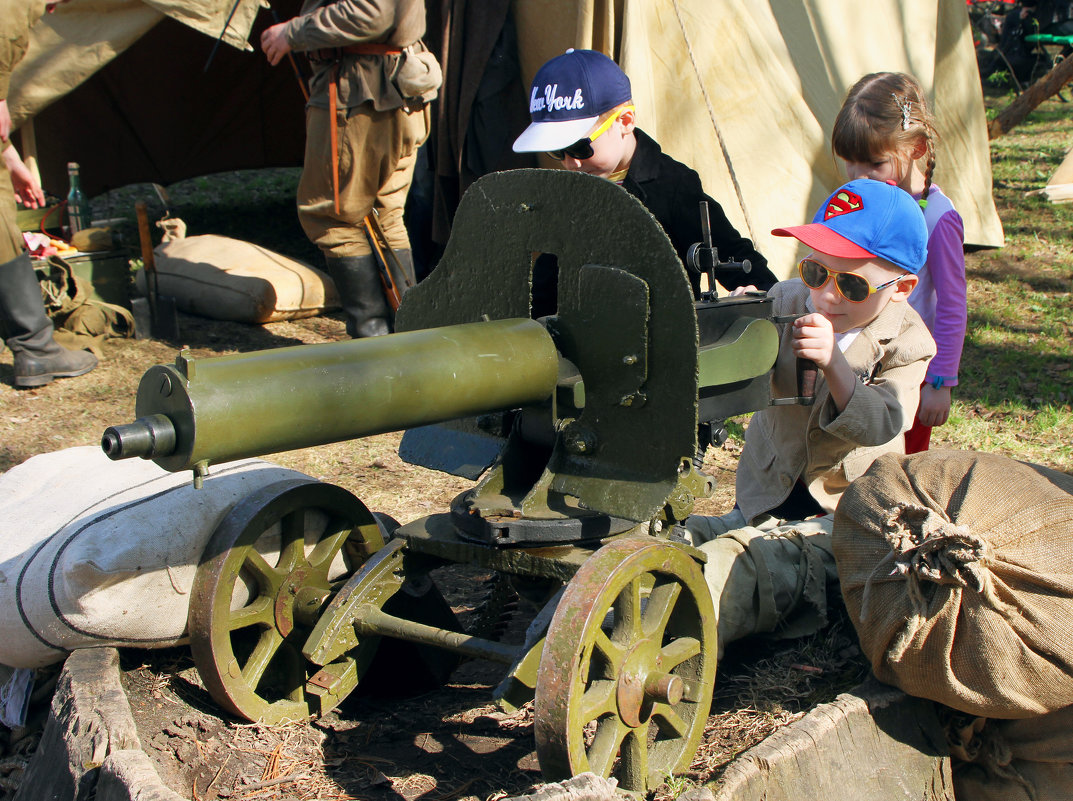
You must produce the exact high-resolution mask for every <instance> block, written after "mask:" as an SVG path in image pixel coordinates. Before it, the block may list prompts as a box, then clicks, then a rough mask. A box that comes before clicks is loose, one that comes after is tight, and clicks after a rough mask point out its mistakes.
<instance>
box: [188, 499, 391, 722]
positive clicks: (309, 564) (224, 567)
mask: <svg viewBox="0 0 1073 801" xmlns="http://www.w3.org/2000/svg"><path fill="white" fill-rule="evenodd" d="M383 544H384V539H383V535H382V533H381V529H380V527H379V526H378V525H377V521H376V519H375V518H374V517H373V515H372V514H371V513H370V512H369V510H368V509H366V508H365V505H364V504H363V503H362V502H361V501H359V500H358V499H357V498H355V497H354V496H353V495H352V494H350V493H349V492H347V491H346V490H344V489H342V488H341V487H336V486H333V485H331V484H322V483H318V482H312V481H306V480H301V479H297V480H290V481H282V482H278V483H276V484H271V485H269V486H266V487H263V488H261V489H260V490H258V491H257V492H254V493H252V494H251V495H250V496H248V497H247V498H245V499H243V500H242V501H240V502H239V503H238V504H237V505H235V507H233V508H232V509H231V511H230V512H229V513H228V514H227V516H226V517H225V518H224V519H223V521H222V522H221V523H220V525H219V526H218V527H217V529H216V531H215V532H214V533H213V535H212V538H211V539H210V540H209V544H208V546H207V547H206V549H205V553H204V555H203V556H202V559H201V563H200V564H199V565H198V569H197V574H196V576H195V578H194V586H193V592H192V597H191V602H190V613H189V619H188V628H189V632H190V647H191V650H192V651H193V654H194V662H195V664H196V665H197V669H198V672H199V673H200V674H201V679H202V681H203V682H204V683H205V686H206V687H207V688H208V690H209V692H210V694H211V695H212V697H213V698H214V699H215V700H216V702H217V703H218V704H220V706H222V707H223V708H225V709H227V710H228V711H230V712H232V713H234V714H235V715H238V716H240V717H243V718H246V719H248V720H254V721H262V722H265V723H279V722H282V721H285V720H301V719H304V718H308V717H310V716H311V715H312V714H315V713H316V712H317V711H319V701H318V699H317V698H316V697H314V696H313V695H312V694H311V693H309V692H307V685H308V682H309V680H310V679H311V677H312V676H313V675H314V674H315V673H316V672H317V671H318V670H319V666H317V665H312V664H310V663H309V662H308V661H307V660H306V659H305V658H304V657H303V656H302V646H303V644H304V642H305V640H306V638H307V636H308V635H309V632H310V631H311V630H312V628H313V626H314V625H315V624H316V621H317V618H318V616H319V614H320V612H321V610H322V609H323V608H324V606H325V605H326V604H327V603H328V601H329V600H330V599H331V596H332V595H333V593H334V592H335V591H336V590H337V589H338V588H339V587H340V586H341V585H342V584H343V583H344V582H345V581H346V579H347V577H348V576H349V575H350V574H351V573H352V572H353V571H354V570H355V569H357V568H358V567H360V566H361V564H362V563H364V562H365V561H366V560H367V559H368V558H369V556H371V555H372V554H373V553H375V552H376V551H377V550H379V549H380V548H381V547H382V546H383ZM344 658H351V657H344Z"/></svg>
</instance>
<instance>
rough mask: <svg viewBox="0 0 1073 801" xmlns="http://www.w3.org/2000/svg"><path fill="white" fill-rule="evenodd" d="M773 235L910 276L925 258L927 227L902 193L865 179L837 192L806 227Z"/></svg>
mask: <svg viewBox="0 0 1073 801" xmlns="http://www.w3.org/2000/svg"><path fill="white" fill-rule="evenodd" d="M771 233H773V234H774V235H775V236H792V237H794V238H795V239H797V240H798V241H799V242H803V243H805V244H806V245H807V246H808V247H810V248H812V249H813V250H815V251H817V252H819V253H828V254H830V255H832V256H842V257H844V258H848V259H868V258H873V257H876V256H878V257H879V258H881V259H886V260H887V261H889V262H891V263H892V264H894V265H896V266H897V267H901V268H902V269H903V270H905V271H907V272H910V273H913V274H914V275H916V274H917V273H919V272H920V268H921V267H923V266H924V262H925V261H926V260H927V258H928V226H927V223H925V222H924V214H923V213H922V212H921V210H920V206H918V205H917V202H916V201H915V200H913V198H912V196H911V195H910V194H909V193H908V192H906V191H905V190H904V189H899V188H898V187H897V186H893V185H891V184H887V183H884V182H883V181H873V180H871V179H869V178H858V179H857V180H856V181H850V182H849V183H848V184H844V185H842V186H840V187H839V188H838V189H836V190H835V191H834V192H833V193H832V194H831V196H830V197H828V198H827V200H825V201H824V203H823V205H822V206H820V208H819V210H818V211H817V212H816V215H815V217H813V219H812V222H811V223H809V224H808V225H796V226H792V227H789V228H776V229H775V230H773V231H772V232H771Z"/></svg>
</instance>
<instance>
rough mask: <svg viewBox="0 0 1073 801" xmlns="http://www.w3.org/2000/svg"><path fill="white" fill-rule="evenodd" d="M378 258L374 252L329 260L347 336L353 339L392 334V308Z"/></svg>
mask: <svg viewBox="0 0 1073 801" xmlns="http://www.w3.org/2000/svg"><path fill="white" fill-rule="evenodd" d="M375 259H376V257H375V256H373V255H372V254H371V253H370V254H368V255H366V256H345V257H341V258H340V257H329V258H327V259H325V261H326V263H327V266H328V275H330V276H331V277H332V281H334V282H335V288H336V289H337V290H338V291H339V302H340V304H341V305H342V307H343V313H344V314H345V315H346V332H347V335H348V336H350V337H351V338H353V339H357V338H359V337H378V336H381V335H383V334H390V333H391V326H390V324H389V323H388V319H389V318H390V316H391V309H390V308H388V305H387V300H386V299H385V298H384V285H383V284H382V283H381V282H380V271H379V269H378V268H377V266H376V260H375Z"/></svg>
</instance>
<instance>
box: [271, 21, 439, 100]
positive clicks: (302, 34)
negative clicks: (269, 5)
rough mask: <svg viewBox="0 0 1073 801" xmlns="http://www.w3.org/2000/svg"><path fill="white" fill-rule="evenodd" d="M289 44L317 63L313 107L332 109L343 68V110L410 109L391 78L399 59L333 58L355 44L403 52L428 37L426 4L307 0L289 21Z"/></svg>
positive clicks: (312, 84) (311, 96) (311, 89)
mask: <svg viewBox="0 0 1073 801" xmlns="http://www.w3.org/2000/svg"><path fill="white" fill-rule="evenodd" d="M286 33H287V41H288V42H289V43H290V45H291V48H292V49H293V50H296V51H303V52H306V53H307V54H308V55H309V57H310V63H311V64H312V65H313V78H312V80H311V81H310V86H309V105H311V106H316V107H318V108H328V86H329V84H330V82H331V80H332V72H333V71H334V69H335V66H336V64H338V66H339V74H338V86H339V88H338V92H339V95H338V97H339V99H338V103H339V108H346V109H351V108H355V107H357V106H360V105H361V104H362V103H366V102H369V103H372V104H373V107H374V108H375V109H376V110H377V111H385V110H390V109H396V108H402V107H403V106H405V105H406V102H405V101H404V99H403V97H402V95H401V94H400V93H399V91H398V89H397V88H396V86H395V84H394V83H393V82H392V80H391V76H392V74H393V73H394V71H395V69H396V68H397V66H398V62H399V58H400V57H399V56H397V55H388V56H382V55H356V54H346V53H340V54H337V55H332V54H331V53H330V51H332V50H334V49H336V48H342V47H347V46H349V45H357V44H385V45H388V46H391V47H396V48H399V49H401V48H404V47H408V46H410V45H413V44H415V43H417V46H418V49H419V50H424V45H422V44H420V43H419V42H420V39H421V37H422V36H424V35H425V5H424V2H423V1H422V0H305V3H303V4H302V10H301V13H300V14H299V15H298V16H297V17H295V18H294V19H292V20H290V21H288V22H287V28H286Z"/></svg>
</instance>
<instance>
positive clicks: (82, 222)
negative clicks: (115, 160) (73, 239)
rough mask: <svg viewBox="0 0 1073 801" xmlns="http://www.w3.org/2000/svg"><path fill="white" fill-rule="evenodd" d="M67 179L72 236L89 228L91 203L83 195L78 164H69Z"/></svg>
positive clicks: (69, 223)
mask: <svg viewBox="0 0 1073 801" xmlns="http://www.w3.org/2000/svg"><path fill="white" fill-rule="evenodd" d="M67 178H68V182H69V184H70V187H71V188H70V191H68V192H67V224H68V225H69V226H70V227H71V235H72V236H74V235H75V234H76V233H78V232H79V231H81V230H83V229H85V228H89V227H90V222H89V201H88V200H87V199H86V196H85V195H84V194H83V193H82V183H81V181H80V179H79V177H78V164H77V163H75V162H73V161H72V162H69V163H68V164H67Z"/></svg>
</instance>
